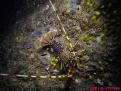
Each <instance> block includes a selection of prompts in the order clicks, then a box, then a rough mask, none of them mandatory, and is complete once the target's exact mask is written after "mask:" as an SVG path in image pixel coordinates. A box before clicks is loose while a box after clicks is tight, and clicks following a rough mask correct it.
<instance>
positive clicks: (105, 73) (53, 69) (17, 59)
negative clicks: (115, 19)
mask: <svg viewBox="0 0 121 91" xmlns="http://www.w3.org/2000/svg"><path fill="white" fill-rule="evenodd" d="M24 3H25V5H23V7H24V9H22V10H18V11H17V14H16V17H19V16H22V18H20V19H18V20H16V22H15V23H14V24H13V25H11V26H10V28H9V30H11V32H10V33H9V34H5V37H4V36H2V37H1V38H4V39H3V40H2V42H1V44H0V50H1V51H0V56H1V55H2V56H3V57H4V60H6V63H7V64H6V69H5V70H6V71H3V70H2V69H1V70H0V72H1V73H8V74H11V75H13V74H14V75H15V74H24V75H28V78H29V76H31V75H35V76H38V74H39V75H40V76H47V78H45V79H41V78H40V79H34V80H33V79H32V78H29V79H28V78H19V79H17V78H16V79H15V78H13V77H9V78H10V79H8V78H4V77H3V78H4V80H2V79H3V78H2V77H0V82H1V83H2V85H0V89H2V90H4V91H14V90H15V89H18V90H17V91H22V90H25V91H40V90H42V91H66V90H68V91H89V90H90V88H91V86H92V85H93V84H97V85H109V86H110V85H115V83H113V81H112V79H111V77H113V75H112V73H111V71H112V69H111V67H112V66H111V65H110V61H114V59H113V57H110V56H112V55H113V54H112V51H113V50H115V49H116V48H117V46H115V43H116V42H113V41H114V40H116V39H117V38H116V37H115V36H113V35H112V34H111V33H110V31H109V29H108V27H109V24H107V23H106V22H108V20H106V19H105V17H104V16H105V14H107V13H106V12H105V10H103V9H102V8H103V7H108V6H106V5H105V3H104V5H103V4H102V2H101V1H100V2H98V1H97V0H52V3H53V5H54V6H55V8H56V11H53V8H52V6H51V4H50V3H49V1H46V0H45V1H44V0H33V1H29V0H25V2H24ZM109 3H110V2H109ZM109 6H110V5H109ZM29 8H30V9H29ZM27 10H30V11H27ZM25 11H27V12H26V14H27V15H25V14H24V13H23V12H25ZM114 13H115V12H114ZM22 14H23V15H22ZM57 15H59V17H60V19H61V22H60V21H59V20H58V19H57ZM62 25H63V27H64V29H65V31H66V33H67V34H65V33H64V32H63V31H62V30H63V28H62ZM52 31H56V32H57V34H54V33H55V32H54V33H52ZM6 35H7V36H6ZM112 36H113V37H112ZM66 37H68V38H66ZM67 39H69V40H70V41H69V40H67ZM69 43H71V44H72V46H73V49H72V50H71V48H70V44H69ZM119 45H120V44H119ZM2 52H4V55H3V53H2ZM0 58H2V57H0ZM0 62H1V63H2V64H4V63H3V62H2V61H0ZM1 67H2V66H1ZM69 72H70V73H69ZM63 74H72V75H73V76H72V77H71V78H61V79H58V78H55V79H51V75H54V76H59V75H63ZM3 85H5V87H2V86H3ZM116 85H117V84H116ZM2 90H1V91H2ZM15 91H16V90H15Z"/></svg>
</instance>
